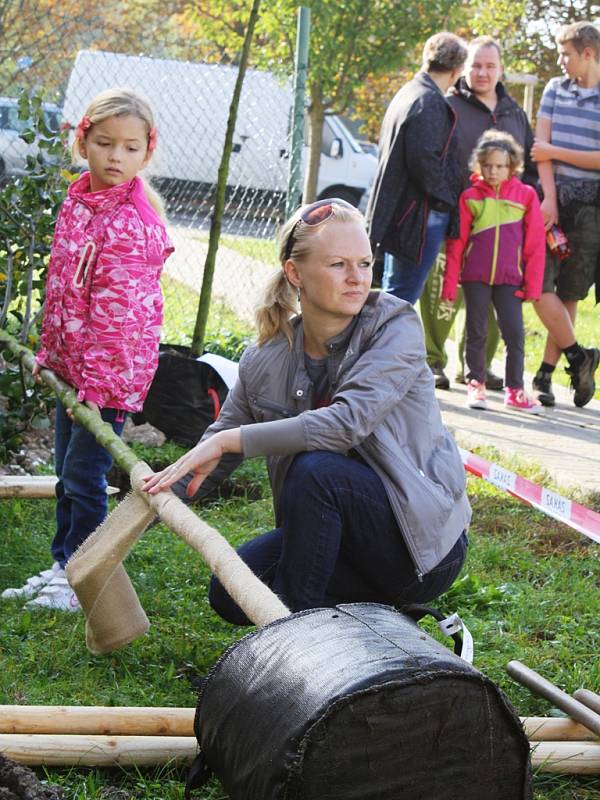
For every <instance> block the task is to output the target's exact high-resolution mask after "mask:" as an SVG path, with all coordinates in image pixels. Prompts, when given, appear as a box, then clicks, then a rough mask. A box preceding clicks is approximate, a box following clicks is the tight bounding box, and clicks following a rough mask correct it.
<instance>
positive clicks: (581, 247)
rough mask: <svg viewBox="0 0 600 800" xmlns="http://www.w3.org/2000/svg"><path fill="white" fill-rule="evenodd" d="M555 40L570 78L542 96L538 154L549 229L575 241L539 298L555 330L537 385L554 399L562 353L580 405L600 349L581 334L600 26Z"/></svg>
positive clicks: (551, 260) (597, 144)
mask: <svg viewBox="0 0 600 800" xmlns="http://www.w3.org/2000/svg"><path fill="white" fill-rule="evenodd" d="M556 44H557V47H558V65H559V67H560V68H561V70H562V72H563V73H564V76H565V77H563V78H552V80H550V81H549V83H548V84H547V86H546V88H545V89H544V93H543V96H542V101H541V106H540V110H539V113H538V121H537V128H536V138H535V143H534V145H533V148H532V150H531V155H532V158H533V160H534V161H536V162H537V165H538V170H539V176H540V183H541V185H542V189H543V192H544V200H543V202H542V211H543V213H544V220H545V223H546V228H547V229H549V228H550V227H551V226H552V225H555V224H559V225H560V227H561V228H562V229H563V231H564V232H565V234H566V235H567V238H568V239H569V243H570V248H571V255H570V256H569V257H568V258H567V259H565V260H564V261H560V260H559V259H558V258H556V257H554V256H553V255H552V254H551V253H550V252H549V251H548V252H547V257H546V269H545V274H544V285H543V289H542V292H543V293H542V297H541V298H540V300H539V301H538V302H537V303H535V309H536V311H537V313H538V316H539V317H540V319H541V320H542V322H543V323H544V325H545V327H546V328H547V330H548V337H547V340H546V348H545V351H544V356H543V361H542V363H541V365H540V368H539V370H538V372H537V374H536V376H535V377H534V379H533V389H534V392H535V394H536V396H537V398H538V399H539V400H540V402H541V403H542V404H543V405H546V406H552V405H554V394H553V392H552V383H551V381H552V373H553V371H554V369H555V367H556V364H557V363H558V360H559V358H560V356H561V353H564V354H565V356H566V358H567V361H568V362H569V366H568V368H567V372H568V373H569V375H570V376H571V383H572V386H573V388H574V390H575V394H574V402H575V405H576V406H579V407H581V406H585V405H586V403H589V401H590V400H591V399H592V397H593V396H594V391H595V388H596V385H595V382H594V373H595V371H596V369H597V367H598V363H599V362H600V350H598V349H597V348H596V347H581V345H579V343H578V342H577V340H576V338H575V329H574V325H575V316H576V311H577V303H578V301H579V300H583V299H584V298H585V297H587V294H588V292H589V290H590V288H591V286H592V285H593V283H594V282H595V281H596V283H597V285H600V275H599V274H598V269H599V264H600V63H599V62H600V31H599V30H598V29H597V28H596V27H595V26H594V25H593V24H592V23H589V22H577V23H574V24H572V25H564V26H563V27H562V28H560V30H559V32H558V34H557V37H556Z"/></svg>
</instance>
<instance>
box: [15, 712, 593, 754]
mask: <svg viewBox="0 0 600 800" xmlns="http://www.w3.org/2000/svg"><path fill="white" fill-rule="evenodd" d="M194 713H195V709H193V708H174V707H164V708H155V707H151V706H18V705H17V706H12V705H4V706H3V705H0V733H35V734H40V733H43V734H102V735H105V736H130V735H134V736H192V735H193V733H194ZM521 722H522V723H523V727H524V728H525V733H526V734H527V736H528V737H529V739H530V740H531V741H532V742H539V741H551V742H552V741H554V742H561V741H562V742H571V741H573V742H582V741H596V743H597V744H599V742H597V740H596V737H595V736H594V734H593V733H592V732H591V731H589V730H588V729H587V728H585V727H584V726H583V725H579V724H578V723H577V722H573V720H571V719H568V718H565V717H521Z"/></svg>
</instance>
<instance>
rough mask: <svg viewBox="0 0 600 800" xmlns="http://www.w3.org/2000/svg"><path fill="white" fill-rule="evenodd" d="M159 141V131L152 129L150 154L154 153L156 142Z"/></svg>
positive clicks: (149, 136) (149, 144) (149, 137)
mask: <svg viewBox="0 0 600 800" xmlns="http://www.w3.org/2000/svg"><path fill="white" fill-rule="evenodd" d="M157 139H158V131H157V130H156V128H150V133H149V134H148V152H150V153H151V152H152V151H153V150H154V148H155V147H156V140H157Z"/></svg>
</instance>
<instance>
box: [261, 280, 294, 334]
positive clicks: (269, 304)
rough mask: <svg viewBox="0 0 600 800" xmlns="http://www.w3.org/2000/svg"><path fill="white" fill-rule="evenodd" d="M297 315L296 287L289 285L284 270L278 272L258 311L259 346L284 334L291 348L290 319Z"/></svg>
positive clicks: (268, 285)
mask: <svg viewBox="0 0 600 800" xmlns="http://www.w3.org/2000/svg"><path fill="white" fill-rule="evenodd" d="M297 313H298V302H297V300H296V292H295V290H294V287H293V286H292V285H291V284H290V283H289V281H288V279H287V278H286V276H285V273H284V272H283V270H278V271H277V272H276V273H275V275H274V276H273V277H272V278H271V279H270V280H269V282H268V284H267V286H266V288H265V292H264V295H263V299H262V303H261V304H260V305H259V306H258V308H257V309H256V315H255V318H256V327H257V328H258V344H259V345H261V344H264V343H265V342H267V341H268V340H269V339H272V338H273V337H274V336H277V335H278V334H279V333H283V335H284V336H285V337H286V339H287V340H288V342H289V343H290V346H291V344H292V338H293V330H292V326H291V324H290V319H291V317H293V316H295V315H296V314H297Z"/></svg>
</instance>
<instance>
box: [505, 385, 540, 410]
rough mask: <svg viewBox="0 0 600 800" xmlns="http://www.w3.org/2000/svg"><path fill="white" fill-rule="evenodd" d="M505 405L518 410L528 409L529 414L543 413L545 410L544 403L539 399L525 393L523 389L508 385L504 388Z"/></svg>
mask: <svg viewBox="0 0 600 800" xmlns="http://www.w3.org/2000/svg"><path fill="white" fill-rule="evenodd" d="M504 405H505V406H506V408H515V409H516V410H517V411H527V412H528V413H529V414H541V413H542V411H543V408H542V404H541V403H540V402H539V400H534V398H533V397H530V396H529V395H528V394H525V392H524V390H523V389H511V388H509V387H507V388H506V389H505V390H504Z"/></svg>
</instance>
